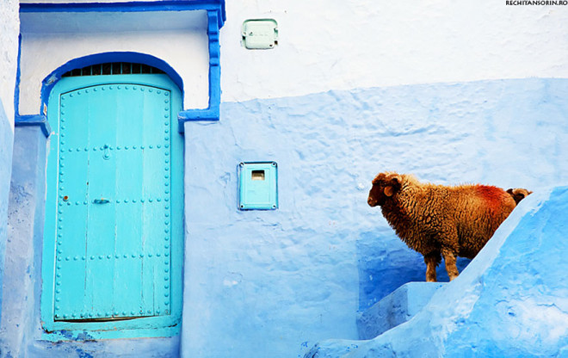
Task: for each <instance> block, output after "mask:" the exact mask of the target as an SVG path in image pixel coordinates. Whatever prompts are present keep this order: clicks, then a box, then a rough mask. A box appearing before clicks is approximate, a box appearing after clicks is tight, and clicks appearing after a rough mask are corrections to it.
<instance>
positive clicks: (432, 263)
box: [424, 252, 440, 282]
mask: <svg viewBox="0 0 568 358" xmlns="http://www.w3.org/2000/svg"><path fill="white" fill-rule="evenodd" d="M424 262H425V263H426V282H436V281H437V278H436V266H438V264H439V263H440V253H438V252H436V253H429V254H427V255H424Z"/></svg>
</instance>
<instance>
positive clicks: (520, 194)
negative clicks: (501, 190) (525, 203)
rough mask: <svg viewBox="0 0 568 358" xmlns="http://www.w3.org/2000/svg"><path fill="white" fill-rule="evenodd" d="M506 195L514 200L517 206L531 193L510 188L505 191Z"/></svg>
mask: <svg viewBox="0 0 568 358" xmlns="http://www.w3.org/2000/svg"><path fill="white" fill-rule="evenodd" d="M507 193H509V195H511V196H512V197H513V199H515V203H517V204H519V202H520V201H521V200H523V199H524V198H526V197H527V196H529V195H530V194H532V191H530V190H527V189H523V188H514V189H513V188H511V189H508V190H507Z"/></svg>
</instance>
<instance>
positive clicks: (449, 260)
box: [442, 249, 460, 281]
mask: <svg viewBox="0 0 568 358" xmlns="http://www.w3.org/2000/svg"><path fill="white" fill-rule="evenodd" d="M442 255H443V256H444V262H445V263H446V272H447V273H448V277H449V278H450V281H452V280H453V279H454V278H456V277H458V276H459V274H460V273H459V271H458V268H457V266H456V255H455V254H454V252H453V251H452V250H449V249H442Z"/></svg>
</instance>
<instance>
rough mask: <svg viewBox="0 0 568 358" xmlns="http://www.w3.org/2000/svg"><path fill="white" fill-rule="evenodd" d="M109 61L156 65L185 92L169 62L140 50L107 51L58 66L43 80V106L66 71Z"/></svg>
mask: <svg viewBox="0 0 568 358" xmlns="http://www.w3.org/2000/svg"><path fill="white" fill-rule="evenodd" d="M107 62H133V63H141V64H144V65H148V66H152V67H156V68H158V69H160V70H162V71H164V72H165V73H166V74H167V75H168V76H169V77H170V78H171V79H172V81H173V82H174V83H175V84H176V85H177V86H178V87H179V89H180V91H181V92H182V93H183V80H182V78H181V76H180V75H179V74H178V73H177V72H176V71H175V70H174V69H173V68H172V67H171V66H170V65H169V64H168V63H167V62H165V61H163V60H161V59H159V58H157V57H154V56H151V55H147V54H143V53H138V52H105V53H99V54H94V55H88V56H84V57H79V58H76V59H73V60H71V61H69V62H67V63H65V64H64V65H62V66H60V67H59V68H57V69H56V70H55V71H53V72H51V73H50V74H49V75H48V76H47V77H46V78H45V79H44V80H43V81H42V88H41V99H42V108H44V105H46V104H47V101H48V99H49V94H50V93H51V90H52V89H53V86H54V85H55V84H56V83H57V81H59V80H60V79H61V77H62V76H63V74H64V73H67V72H68V71H71V70H74V69H77V68H83V67H86V66H91V65H97V64H100V63H107Z"/></svg>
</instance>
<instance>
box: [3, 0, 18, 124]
mask: <svg viewBox="0 0 568 358" xmlns="http://www.w3.org/2000/svg"><path fill="white" fill-rule="evenodd" d="M19 25H20V24H19V18H18V1H17V0H2V1H0V101H2V104H3V106H4V111H5V112H6V116H7V117H8V120H9V122H10V123H11V126H12V128H13V127H14V87H15V85H16V71H17V68H18V33H19V31H20V29H19Z"/></svg>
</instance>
